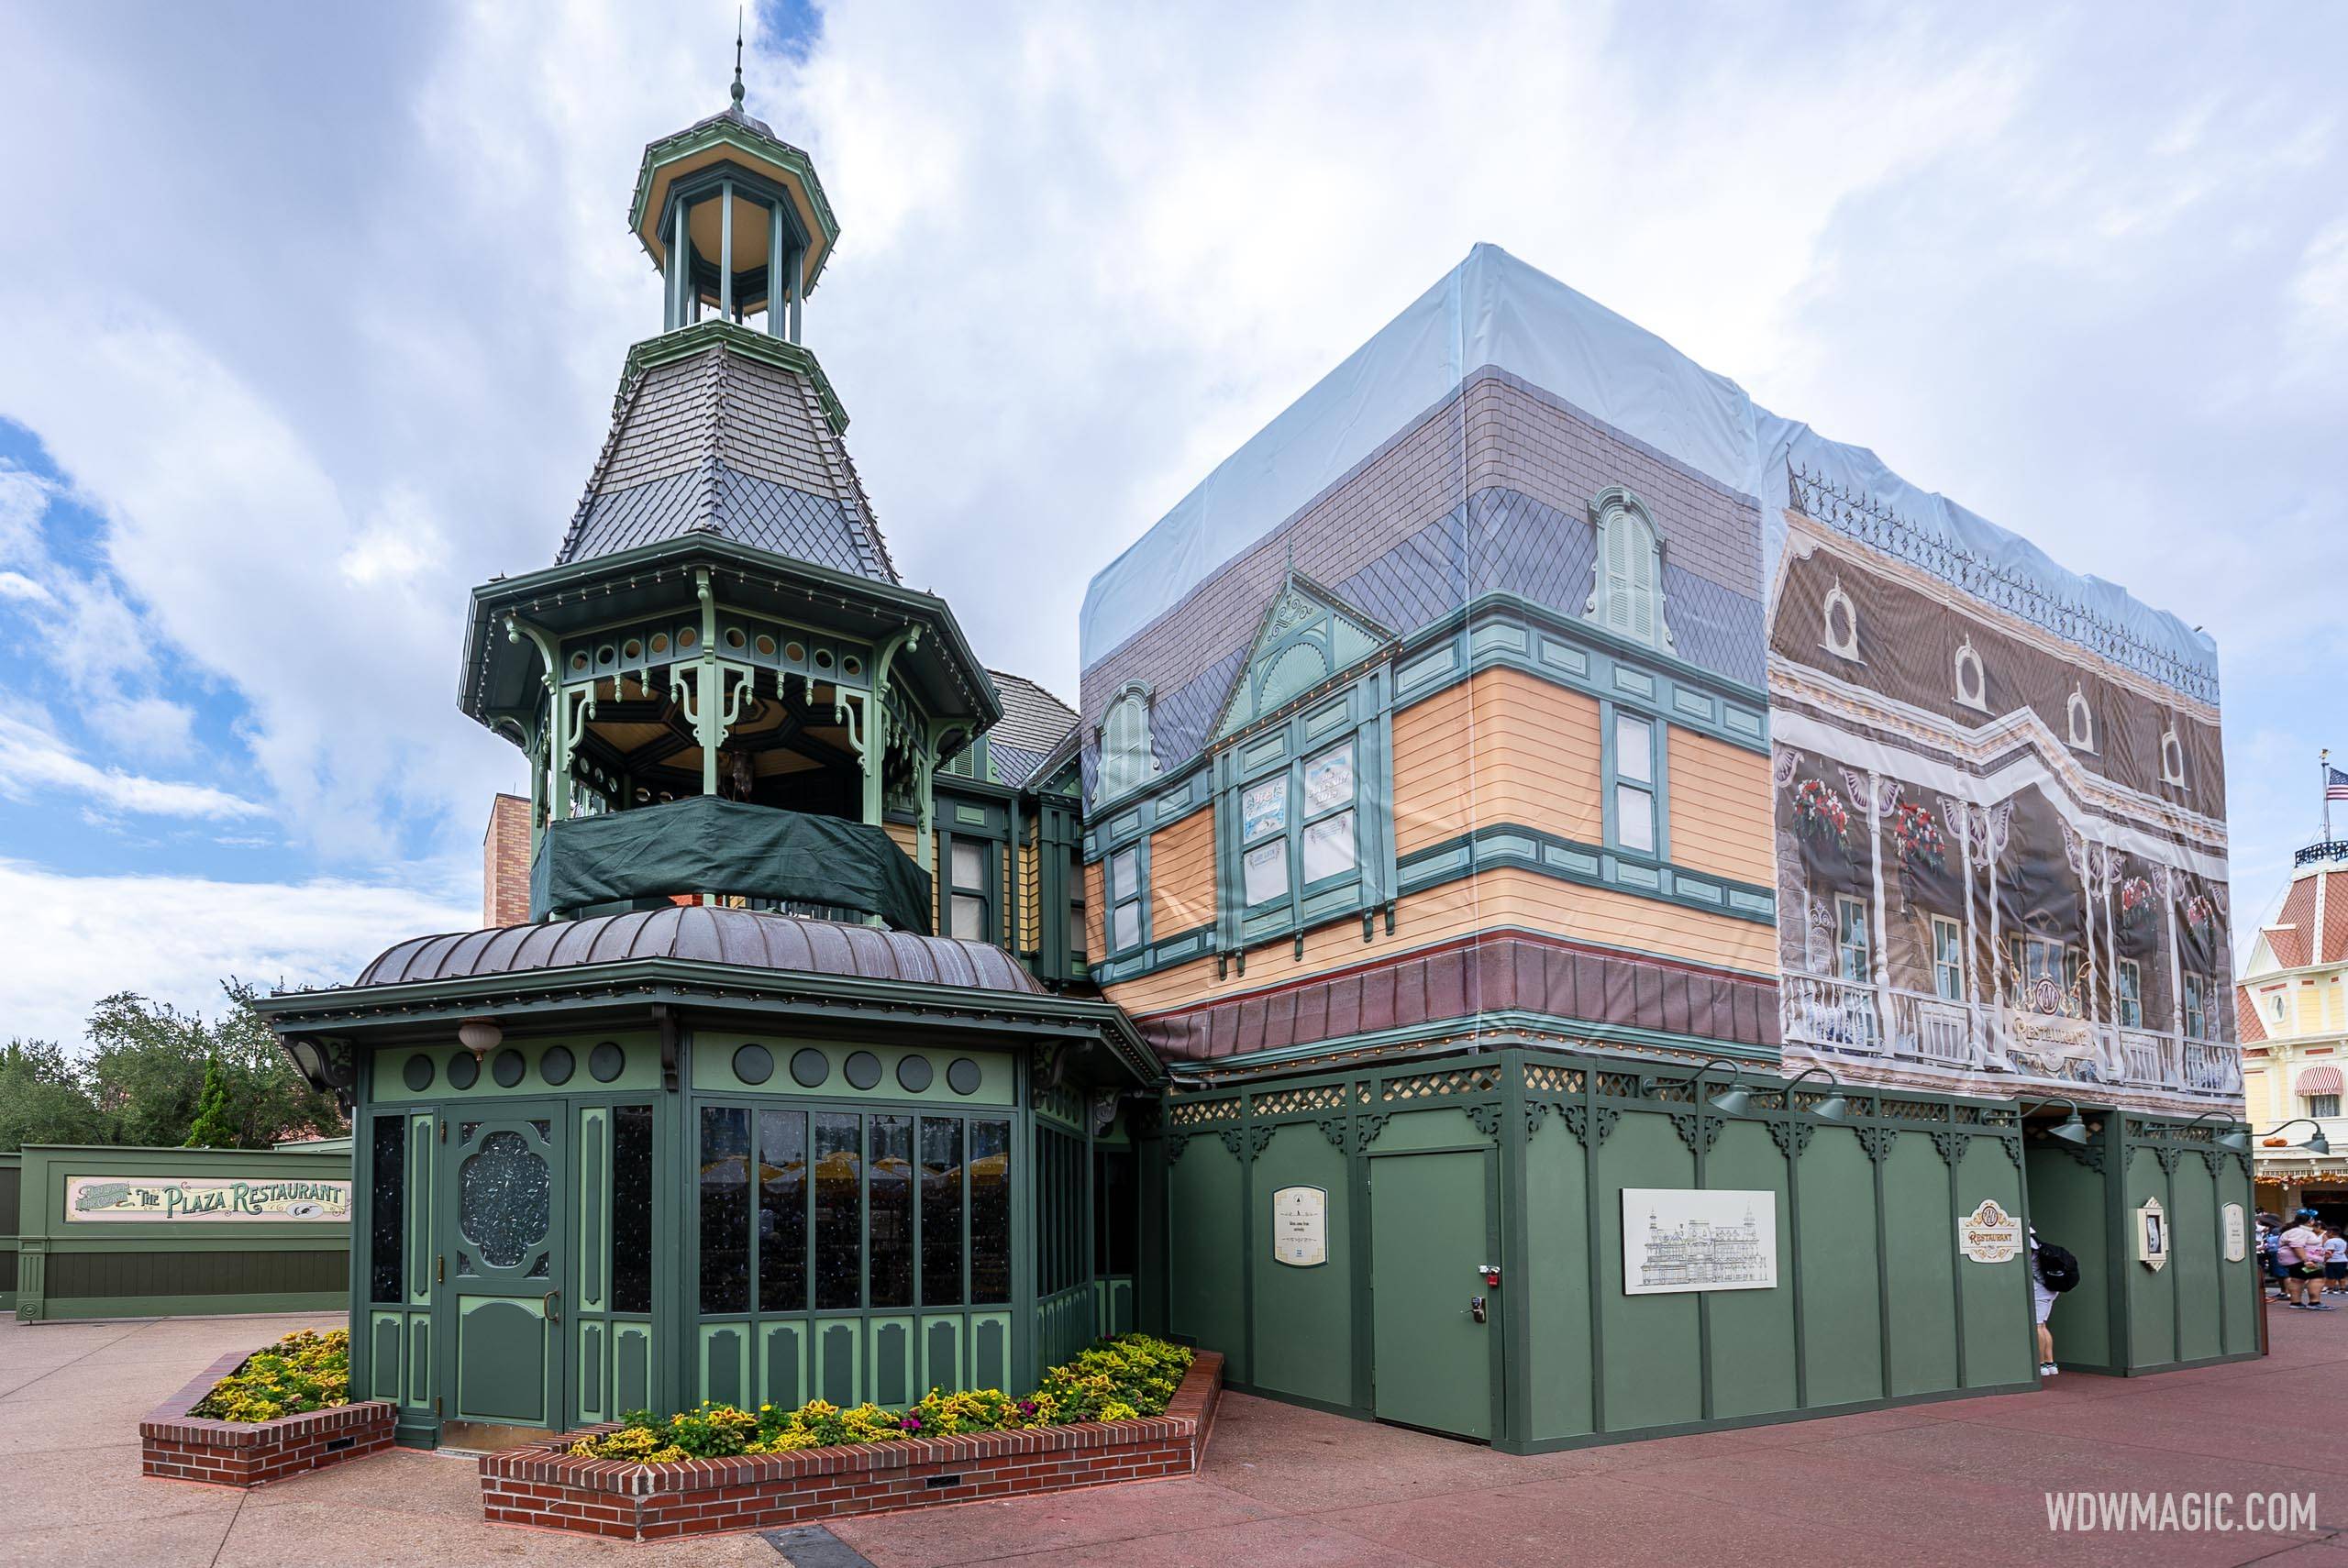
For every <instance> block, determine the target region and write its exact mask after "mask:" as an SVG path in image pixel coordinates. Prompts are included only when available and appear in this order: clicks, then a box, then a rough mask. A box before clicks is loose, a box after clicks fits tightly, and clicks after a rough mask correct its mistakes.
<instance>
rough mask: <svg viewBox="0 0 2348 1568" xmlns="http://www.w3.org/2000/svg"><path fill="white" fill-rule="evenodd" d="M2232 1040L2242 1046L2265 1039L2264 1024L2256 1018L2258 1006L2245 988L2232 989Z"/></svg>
mask: <svg viewBox="0 0 2348 1568" xmlns="http://www.w3.org/2000/svg"><path fill="white" fill-rule="evenodd" d="M2234 1038H2235V1039H2236V1040H2238V1041H2240V1042H2242V1043H2243V1044H2244V1045H2255V1044H2257V1043H2259V1042H2260V1041H2262V1040H2264V1039H2265V1038H2266V1024H2265V1021H2263V1020H2261V1019H2260V1018H2259V1016H2258V1004H2257V1003H2255V1002H2254V1001H2252V1000H2251V997H2250V990H2249V988H2248V987H2245V986H2236V987H2235V988H2234Z"/></svg>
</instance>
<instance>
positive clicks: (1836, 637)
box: [1818, 578, 1866, 664]
mask: <svg viewBox="0 0 2348 1568" xmlns="http://www.w3.org/2000/svg"><path fill="white" fill-rule="evenodd" d="M1837 612H1840V613H1841V614H1842V617H1843V624H1842V625H1841V626H1840V627H1837V626H1836V625H1835V624H1834V617H1835V614H1836V613H1837ZM1818 633H1819V643H1818V646H1820V647H1822V648H1824V649H1825V650H1826V651H1827V652H1828V653H1831V654H1833V656H1834V657H1836V658H1846V659H1849V660H1850V661H1851V662H1852V663H1853V664H1863V663H1865V662H1866V661H1865V660H1863V659H1862V658H1860V657H1859V607H1858V606H1857V605H1856V604H1854V603H1852V602H1851V596H1850V595H1849V594H1847V593H1845V592H1844V591H1843V583H1842V580H1840V579H1839V578H1838V579H1836V580H1835V583H1834V586H1833V587H1832V588H1830V589H1828V590H1827V591H1826V601H1825V602H1824V603H1823V604H1822V605H1821V606H1820V607H1819V628H1818Z"/></svg>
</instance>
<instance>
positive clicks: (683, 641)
mask: <svg viewBox="0 0 2348 1568" xmlns="http://www.w3.org/2000/svg"><path fill="white" fill-rule="evenodd" d="M700 640H701V634H700V633H699V632H696V631H694V630H693V629H692V627H691V626H686V627H684V628H682V629H681V630H680V631H679V632H678V633H677V646H679V647H681V648H689V647H691V646H693V644H695V643H697V642H699V641H700Z"/></svg>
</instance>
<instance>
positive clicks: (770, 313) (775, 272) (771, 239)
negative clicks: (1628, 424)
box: [767, 202, 787, 337]
mask: <svg viewBox="0 0 2348 1568" xmlns="http://www.w3.org/2000/svg"><path fill="white" fill-rule="evenodd" d="M785 295H786V290H785V289H784V287H783V264H782V204H781V203H780V202H777V203H776V204H774V205H773V206H770V207H769V208H768V209H767V336H768V337H781V336H782V335H783V320H784V317H783V311H784V310H785V308H786V307H787V301H786V298H785Z"/></svg>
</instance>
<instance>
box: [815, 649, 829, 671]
mask: <svg viewBox="0 0 2348 1568" xmlns="http://www.w3.org/2000/svg"><path fill="white" fill-rule="evenodd" d="M815 668H817V669H829V668H832V650H831V649H829V648H817V649H816V650H815Z"/></svg>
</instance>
